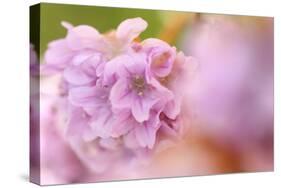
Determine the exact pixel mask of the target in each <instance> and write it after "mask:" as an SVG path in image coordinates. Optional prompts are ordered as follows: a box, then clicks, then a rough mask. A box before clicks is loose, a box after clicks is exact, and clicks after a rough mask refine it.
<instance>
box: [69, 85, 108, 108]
mask: <svg viewBox="0 0 281 188" xmlns="http://www.w3.org/2000/svg"><path fill="white" fill-rule="evenodd" d="M68 98H69V101H70V102H71V103H72V104H73V105H76V106H81V107H83V108H100V107H101V106H103V105H105V104H106V100H107V98H108V91H107V89H105V88H100V87H75V88H72V89H70V91H69V96H68Z"/></svg>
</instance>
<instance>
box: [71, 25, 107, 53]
mask: <svg viewBox="0 0 281 188" xmlns="http://www.w3.org/2000/svg"><path fill="white" fill-rule="evenodd" d="M66 41H67V45H68V46H69V47H70V48H71V49H72V50H81V49H92V50H96V51H104V49H105V47H106V44H105V41H104V38H103V36H102V35H101V34H100V33H99V32H98V31H97V30H96V29H95V28H93V27H90V26H87V25H80V26H77V27H74V28H72V29H69V30H68V34H67V36H66Z"/></svg>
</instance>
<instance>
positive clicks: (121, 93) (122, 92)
mask: <svg viewBox="0 0 281 188" xmlns="http://www.w3.org/2000/svg"><path fill="white" fill-rule="evenodd" d="M132 96H133V94H132V91H130V89H129V88H128V83H127V80H124V79H119V80H118V81H117V82H116V83H115V84H114V86H113V87H112V88H111V91H110V96H109V99H110V101H111V104H112V107H113V108H130V107H131V106H132V102H133V101H132V99H133V98H132Z"/></svg>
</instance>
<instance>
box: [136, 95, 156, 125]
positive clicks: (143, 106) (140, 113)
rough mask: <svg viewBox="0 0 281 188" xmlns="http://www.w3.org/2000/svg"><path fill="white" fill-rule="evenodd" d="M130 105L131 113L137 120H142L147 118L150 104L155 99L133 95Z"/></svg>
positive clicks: (154, 101) (151, 104) (152, 103)
mask: <svg viewBox="0 0 281 188" xmlns="http://www.w3.org/2000/svg"><path fill="white" fill-rule="evenodd" d="M132 100H133V103H132V105H131V109H132V114H133V116H134V118H135V119H136V120H137V121H138V122H144V121H146V120H148V119H149V112H150V109H151V108H152V106H153V105H154V104H155V103H156V102H157V99H153V100H151V99H149V98H142V97H138V96H136V97H134V98H133V99H132Z"/></svg>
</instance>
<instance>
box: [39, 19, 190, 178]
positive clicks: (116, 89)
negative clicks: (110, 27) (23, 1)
mask: <svg viewBox="0 0 281 188" xmlns="http://www.w3.org/2000/svg"><path fill="white" fill-rule="evenodd" d="M63 25H64V27H66V28H67V29H68V33H67V36H66V37H65V38H64V39H59V40H56V41H54V42H51V43H50V45H49V49H48V50H47V52H46V54H45V61H46V63H45V65H44V66H43V70H44V72H45V73H52V74H54V73H59V74H62V83H64V95H63V96H61V97H64V99H65V100H66V103H67V105H66V106H65V108H66V109H65V111H66V119H67V122H66V138H67V140H68V142H69V143H70V145H71V148H72V149H73V150H74V151H75V153H76V154H77V156H78V157H79V158H80V159H81V161H82V162H83V163H84V164H86V165H87V166H89V168H90V169H91V170H92V171H93V172H95V173H103V172H105V171H108V170H109V168H113V166H116V165H118V164H120V163H127V162H128V161H138V160H134V159H135V158H138V157H140V156H144V154H145V155H146V156H147V154H149V153H152V152H154V149H155V148H157V146H156V145H159V143H161V142H162V141H163V140H169V139H170V138H171V140H172V139H174V138H176V137H179V134H180V132H181V131H180V130H181V127H182V124H181V123H180V120H181V117H180V114H181V96H180V95H179V94H176V93H175V91H174V88H175V87H174V86H173V85H174V84H175V83H176V82H178V83H180V82H182V81H183V80H181V79H179V78H180V77H179V76H178V77H177V76H174V74H178V75H182V72H184V68H183V67H184V66H179V65H178V64H185V63H187V58H186V57H185V56H184V55H183V54H182V53H177V51H176V48H175V47H171V46H170V45H169V44H167V43H165V42H163V41H161V40H158V39H147V40H145V41H143V42H141V43H139V42H136V41H134V39H135V38H137V37H138V36H139V34H140V33H141V32H142V31H144V30H145V29H146V27H147V23H146V22H145V21H144V20H143V19H141V18H133V19H128V20H125V21H123V22H122V23H121V24H120V25H119V26H118V28H117V30H116V31H111V32H109V33H106V34H100V33H99V32H98V31H97V30H96V29H94V28H92V27H90V26H85V25H82V26H77V27H73V26H71V25H70V24H68V23H65V22H64V23H63ZM181 71H182V72H181ZM174 78H176V79H174ZM163 80H165V82H164V81H163ZM175 80H176V81H175ZM178 93H180V92H178Z"/></svg>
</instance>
